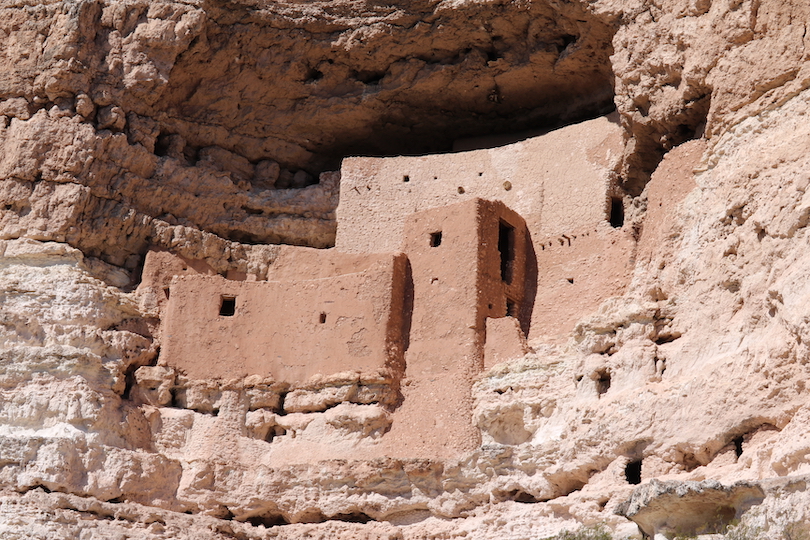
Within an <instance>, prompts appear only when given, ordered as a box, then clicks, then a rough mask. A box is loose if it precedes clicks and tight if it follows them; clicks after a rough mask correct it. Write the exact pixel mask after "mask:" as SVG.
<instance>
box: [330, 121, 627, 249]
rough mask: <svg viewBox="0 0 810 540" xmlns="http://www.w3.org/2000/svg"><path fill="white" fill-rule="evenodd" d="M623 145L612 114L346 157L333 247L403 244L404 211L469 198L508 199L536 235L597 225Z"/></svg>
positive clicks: (603, 215)
mask: <svg viewBox="0 0 810 540" xmlns="http://www.w3.org/2000/svg"><path fill="white" fill-rule="evenodd" d="M622 152H623V145H622V133H621V128H620V127H619V125H618V123H617V122H616V118H615V116H614V115H610V116H606V117H602V118H597V119H594V120H589V121H586V122H582V123H580V124H575V125H571V126H566V127H563V128H560V129H557V130H555V131H551V132H549V133H547V134H545V135H541V136H539V137H534V138H531V139H527V140H525V141H521V142H517V143H514V144H509V145H506V146H501V147H498V148H489V149H483V150H473V151H469V152H459V153H454V154H438V155H429V156H416V157H413V156H401V157H388V158H369V157H353V158H345V159H344V160H343V166H342V168H341V186H340V203H339V204H338V209H337V222H338V228H337V237H336V244H335V246H336V248H337V249H338V250H340V251H345V252H359V253H373V252H381V251H399V250H402V242H403V239H404V237H405V236H404V230H403V227H404V223H405V218H406V217H407V216H409V215H411V214H413V213H415V212H419V211H422V210H428V209H430V208H438V207H442V206H447V205H450V204H454V203H457V202H462V201H465V200H469V199H470V198H472V197H480V198H482V199H487V200H497V201H503V202H504V203H505V204H506V205H507V206H508V207H509V208H511V209H512V210H514V211H515V212H517V213H518V214H520V215H521V216H522V217H523V218H524V219H525V220H526V224H527V225H528V227H529V231H530V232H531V235H532V236H534V237H545V236H550V235H554V234H562V233H565V232H568V231H571V230H574V229H580V228H583V227H588V226H594V225H596V224H597V223H599V222H602V221H604V220H605V219H606V216H607V215H608V212H609V208H608V192H609V190H610V184H611V176H612V173H611V171H612V168H613V167H615V166H616V164H617V163H618V160H619V158H620V157H621V155H622ZM459 188H461V189H459ZM462 191H463V193H462Z"/></svg>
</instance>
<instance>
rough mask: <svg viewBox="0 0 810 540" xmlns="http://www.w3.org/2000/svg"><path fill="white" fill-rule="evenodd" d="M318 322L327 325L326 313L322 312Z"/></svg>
mask: <svg viewBox="0 0 810 540" xmlns="http://www.w3.org/2000/svg"><path fill="white" fill-rule="evenodd" d="M318 321H319V322H320V323H321V324H324V323H326V313H324V312H323V311H322V312H321V315H320V317H318Z"/></svg>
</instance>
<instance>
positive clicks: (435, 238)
mask: <svg viewBox="0 0 810 540" xmlns="http://www.w3.org/2000/svg"><path fill="white" fill-rule="evenodd" d="M440 245H442V231H437V232H435V233H430V247H439V246H440Z"/></svg>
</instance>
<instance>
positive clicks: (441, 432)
mask: <svg viewBox="0 0 810 540" xmlns="http://www.w3.org/2000/svg"><path fill="white" fill-rule="evenodd" d="M502 222H505V223H508V224H510V225H512V226H513V227H514V239H515V251H514V271H513V276H512V280H511V283H510V284H506V283H503V282H502V280H501V267H500V260H501V256H500V253H499V250H498V236H499V227H500V224H501V223H502ZM405 231H406V232H405V239H404V247H405V252H406V253H407V255H408V259H409V261H410V265H411V271H412V276H413V317H412V321H411V332H410V345H409V348H408V351H407V353H406V356H405V358H406V364H407V368H406V375H407V379H406V384H405V386H404V387H403V395H404V400H403V404H402V407H401V408H400V409H399V410H398V411H397V412H396V413H395V414H396V416H395V417H394V422H393V426H392V429H391V433H390V435H387V437H389V438H390V439H391V440H397V441H399V444H398V446H397V448H395V449H393V451H394V452H395V455H399V456H412V455H434V456H435V455H439V456H443V457H450V456H457V455H460V454H461V453H463V452H464V451H469V450H470V449H472V448H474V447H476V446H477V445H478V444H479V443H480V434H479V432H478V430H477V429H476V428H475V427H474V426H473V424H472V401H471V389H472V381H473V379H474V377H475V376H476V375H477V374H479V373H480V372H481V371H482V370H483V367H484V364H483V356H484V350H483V349H484V342H485V339H486V336H485V326H484V322H485V319H486V317H487V315H492V316H498V317H503V316H505V315H506V298H507V295H508V296H510V297H512V298H514V299H515V300H516V301H517V302H520V300H521V299H522V295H523V283H524V280H523V277H524V275H525V271H524V270H523V268H524V267H525V265H526V257H525V246H526V227H525V223H524V222H523V219H522V218H521V217H520V216H518V215H517V214H516V213H514V212H512V211H511V210H509V209H508V208H507V207H506V206H505V205H504V204H502V203H499V202H490V201H484V200H480V199H474V200H471V201H467V202H465V203H461V204H455V205H452V206H448V207H444V208H437V209H433V210H426V211H423V212H419V213H416V214H414V215H413V216H410V217H409V218H408V219H407V220H406V223H405ZM438 232H441V242H440V243H439V244H438V245H435V244H436V243H435V241H434V239H435V236H433V235H435V234H436V233H438Z"/></svg>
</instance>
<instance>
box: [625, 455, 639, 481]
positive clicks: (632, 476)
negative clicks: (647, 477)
mask: <svg viewBox="0 0 810 540" xmlns="http://www.w3.org/2000/svg"><path fill="white" fill-rule="evenodd" d="M624 478H625V480H627V483H628V484H633V485H638V484H640V483H641V460H640V459H637V460H635V461H631V462H630V463H628V464H627V465H626V466H625V467H624Z"/></svg>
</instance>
